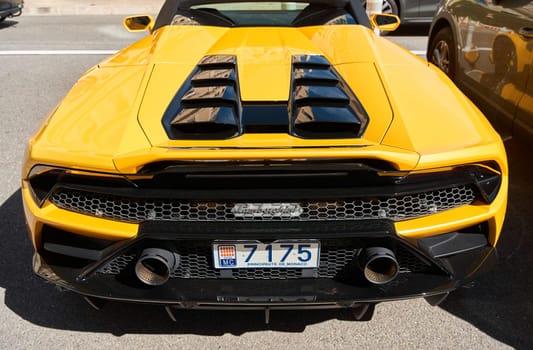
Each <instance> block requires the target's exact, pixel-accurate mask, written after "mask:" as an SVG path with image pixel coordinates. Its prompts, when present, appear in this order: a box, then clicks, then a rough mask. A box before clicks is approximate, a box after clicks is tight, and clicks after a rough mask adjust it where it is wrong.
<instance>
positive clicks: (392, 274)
mask: <svg viewBox="0 0 533 350" xmlns="http://www.w3.org/2000/svg"><path fill="white" fill-rule="evenodd" d="M359 265H360V266H361V269H362V270H363V274H364V275H365V278H366V280H367V281H368V282H370V283H373V284H385V283H389V282H391V281H392V280H394V279H395V278H396V276H398V273H399V272H400V265H398V262H397V261H396V256H395V255H394V253H393V252H392V251H391V250H390V249H387V248H383V247H370V248H366V249H364V250H363V251H362V252H361V254H360V255H359Z"/></svg>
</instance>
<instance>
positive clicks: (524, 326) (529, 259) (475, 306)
mask: <svg viewBox="0 0 533 350" xmlns="http://www.w3.org/2000/svg"><path fill="white" fill-rule="evenodd" d="M506 148H507V156H508V158H509V165H510V178H511V184H510V188H509V203H508V207H507V216H506V221H505V225H504V228H503V232H502V236H501V239H500V242H499V244H498V253H499V262H498V265H497V266H496V267H495V268H494V269H493V270H492V271H490V272H488V273H487V274H486V275H483V276H481V277H480V278H478V279H477V281H476V283H475V287H474V288H470V289H461V290H458V291H456V292H455V293H452V294H451V295H450V297H449V298H448V299H447V300H446V301H445V302H443V303H442V304H441V307H442V308H443V309H444V310H446V311H448V312H450V313H452V314H454V315H455V316H457V317H460V318H462V319H464V320H465V321H467V322H469V323H471V324H472V325H474V326H476V327H477V328H479V329H480V330H481V331H483V332H485V333H486V334H488V335H490V336H491V337H493V338H495V339H497V340H499V341H501V342H504V343H506V344H508V345H510V346H512V347H514V348H517V349H533V298H532V291H533V234H532V231H531V230H532V227H533V215H532V211H531V208H532V205H533V203H532V194H533V181H532V180H531V170H530V169H531V160H532V158H531V148H529V147H527V146H526V145H520V144H518V143H517V142H516V141H511V142H509V143H507V144H506Z"/></svg>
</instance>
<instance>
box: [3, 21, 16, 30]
mask: <svg viewBox="0 0 533 350" xmlns="http://www.w3.org/2000/svg"><path fill="white" fill-rule="evenodd" d="M18 23H19V22H17V21H12V20H4V21H2V22H0V30H2V29H4V28H9V27H12V26H15V25H17V24H18Z"/></svg>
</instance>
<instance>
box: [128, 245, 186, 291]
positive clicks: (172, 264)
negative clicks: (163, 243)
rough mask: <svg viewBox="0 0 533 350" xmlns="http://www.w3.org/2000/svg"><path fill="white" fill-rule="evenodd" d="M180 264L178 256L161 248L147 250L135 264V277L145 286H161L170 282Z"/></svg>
mask: <svg viewBox="0 0 533 350" xmlns="http://www.w3.org/2000/svg"><path fill="white" fill-rule="evenodd" d="M179 263H180V256H179V255H178V254H174V253H172V252H169V251H168V250H165V249H160V248H147V249H145V250H143V252H142V253H141V257H140V258H139V260H137V263H136V264H135V275H136V276H137V278H138V279H139V280H140V281H141V282H143V283H144V284H147V285H149V286H160V285H162V284H165V283H166V282H167V281H168V279H169V278H170V274H171V273H172V271H174V269H176V268H177V267H178V265H179Z"/></svg>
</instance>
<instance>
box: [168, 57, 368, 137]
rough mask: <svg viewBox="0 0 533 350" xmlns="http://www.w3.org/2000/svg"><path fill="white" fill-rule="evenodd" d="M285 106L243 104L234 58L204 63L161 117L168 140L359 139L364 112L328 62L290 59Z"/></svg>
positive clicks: (362, 127)
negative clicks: (250, 136) (260, 136)
mask: <svg viewBox="0 0 533 350" xmlns="http://www.w3.org/2000/svg"><path fill="white" fill-rule="evenodd" d="M291 67H292V69H291V85H290V92H289V100H288V101H281V102H280V101H271V102H268V101H266V102H264V101H260V102H258V101H244V102H243V101H241V96H240V90H239V79H238V73H237V58H236V57H235V56H232V55H210V56H205V57H203V58H202V59H201V60H200V62H199V63H198V64H197V66H196V67H195V69H194V70H193V72H192V73H191V75H190V76H189V77H188V78H187V80H186V81H185V82H184V84H183V85H182V86H181V87H180V89H179V90H178V92H177V93H176V95H175V96H174V98H173V100H172V101H171V103H170V105H169V106H168V107H167V110H166V111H165V114H164V115H163V120H162V122H163V127H164V128H165V131H166V132H167V135H168V136H169V138H170V139H173V140H176V139H182V140H187V139H197V140H221V139H229V138H232V137H236V136H239V135H241V134H242V133H243V132H246V133H289V134H290V135H292V136H296V137H300V138H314V139H325V138H354V137H360V136H361V135H362V133H363V132H364V130H365V128H366V125H367V124H368V115H367V113H366V112H365V110H364V108H363V106H362V105H361V103H360V102H359V100H358V99H357V97H356V96H355V95H354V93H353V92H352V91H351V89H350V88H349V86H348V84H347V83H346V82H345V81H344V80H343V79H342V77H341V76H340V75H339V74H338V73H337V71H336V70H335V69H334V67H333V66H332V65H331V64H330V63H329V62H328V60H327V59H326V58H325V57H323V56H320V55H294V56H292V65H291Z"/></svg>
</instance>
